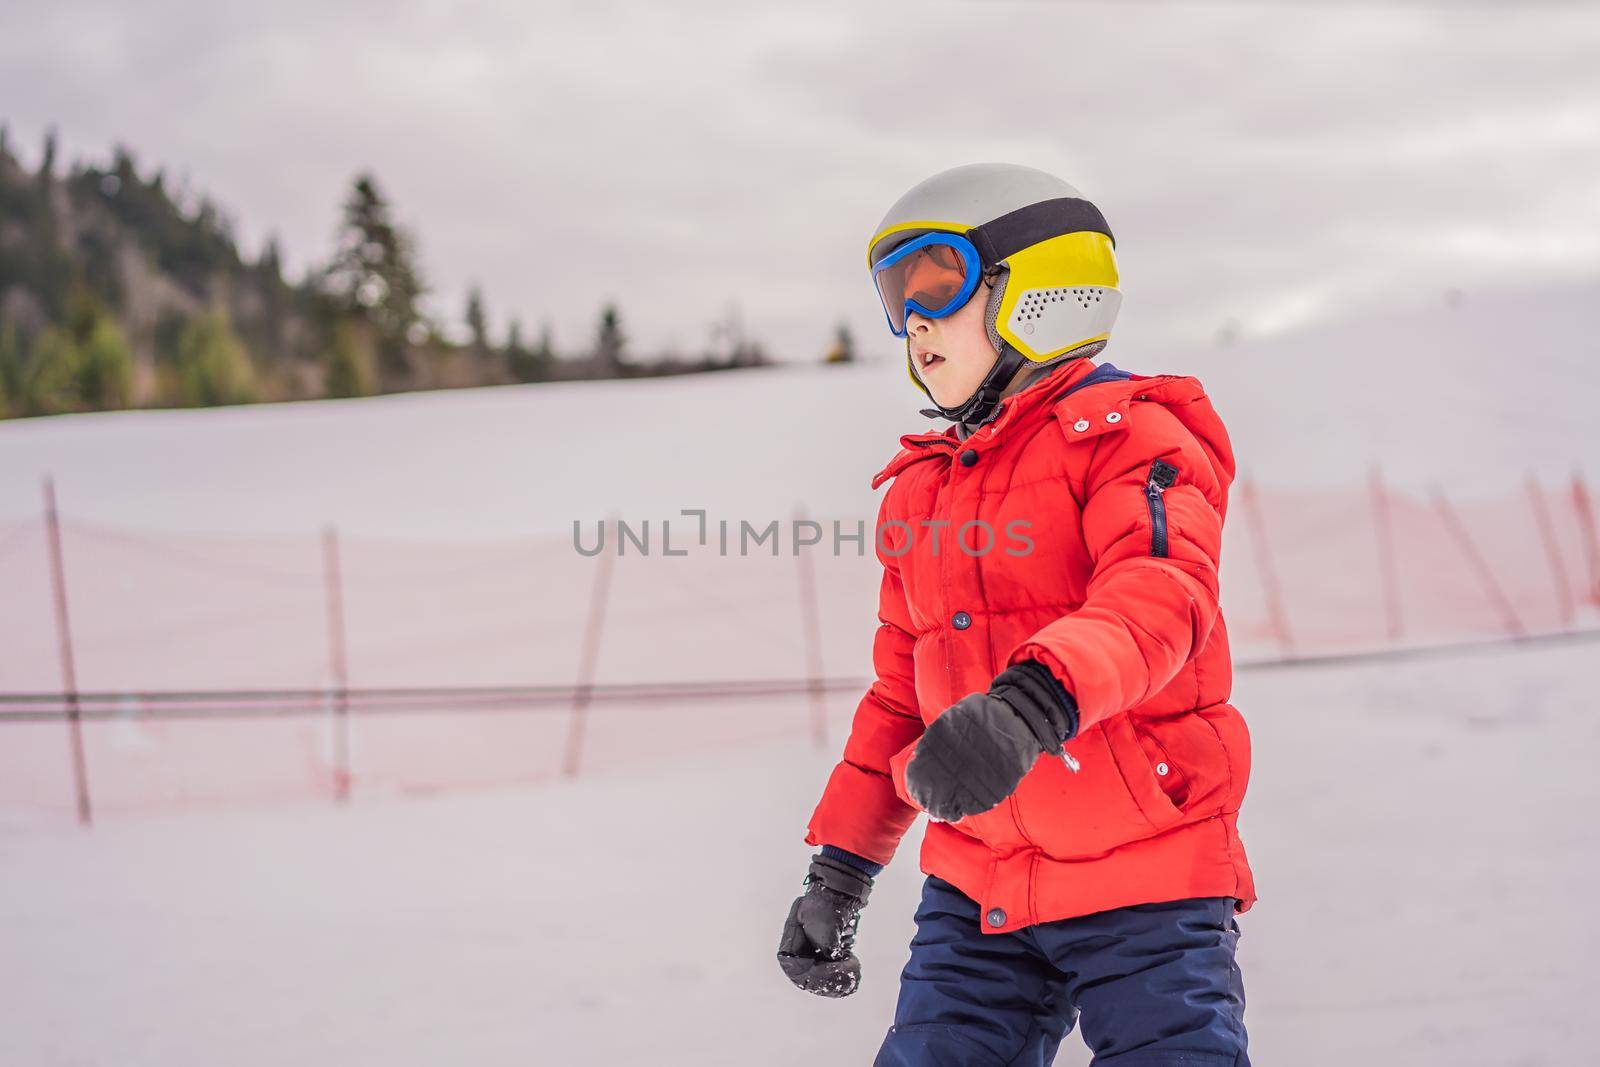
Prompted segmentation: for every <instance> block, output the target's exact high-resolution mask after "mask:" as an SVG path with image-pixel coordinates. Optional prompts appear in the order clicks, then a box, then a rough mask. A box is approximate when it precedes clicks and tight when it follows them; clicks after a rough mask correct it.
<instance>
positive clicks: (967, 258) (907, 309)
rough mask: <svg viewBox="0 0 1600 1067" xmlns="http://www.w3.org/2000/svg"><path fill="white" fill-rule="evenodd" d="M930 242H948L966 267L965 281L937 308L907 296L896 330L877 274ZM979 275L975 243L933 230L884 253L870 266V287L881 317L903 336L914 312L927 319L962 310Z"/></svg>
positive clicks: (896, 334) (958, 236) (938, 317)
mask: <svg viewBox="0 0 1600 1067" xmlns="http://www.w3.org/2000/svg"><path fill="white" fill-rule="evenodd" d="M929 245H947V246H949V247H950V248H952V249H954V250H955V252H956V254H957V255H959V256H960V257H961V260H962V263H963V265H964V266H965V268H966V274H965V280H964V281H963V282H962V284H961V289H960V290H959V291H958V292H957V293H956V295H955V296H953V297H951V298H950V300H949V301H948V302H947V303H945V304H943V305H942V306H940V307H936V308H930V307H924V306H923V305H922V303H921V302H920V301H918V300H916V299H915V298H914V297H906V299H905V305H904V307H903V308H902V310H901V312H900V328H899V329H895V325H894V312H893V311H892V310H890V306H889V299H888V298H887V297H885V296H884V293H883V288H882V286H880V285H878V275H879V274H881V273H882V272H883V271H885V270H888V269H889V268H890V267H893V266H894V265H895V264H897V263H899V262H900V261H901V260H903V259H905V258H906V257H907V256H910V255H912V254H913V253H915V252H918V251H920V250H922V249H924V248H927V247H928V246H929ZM982 277H983V259H982V257H981V256H979V255H978V249H977V246H975V245H974V244H973V243H972V242H971V241H969V240H967V238H965V237H963V236H962V235H961V234H959V233H944V232H934V233H925V234H923V235H922V236H920V237H914V238H912V239H911V240H909V241H907V242H906V243H905V244H903V245H901V246H900V247H899V248H896V249H895V250H894V251H893V252H890V253H889V254H888V255H887V256H884V257H883V258H882V259H881V260H879V261H878V262H877V264H876V265H874V266H873V268H872V282H873V288H875V289H877V291H878V300H879V301H880V302H881V303H882V304H883V314H884V317H885V318H886V319H888V321H889V332H890V333H892V334H894V335H895V336H896V337H904V336H905V335H906V326H905V324H906V322H907V320H908V319H910V317H911V313H912V312H913V311H915V312H916V313H917V314H919V315H924V316H926V317H927V318H930V319H942V318H944V317H945V316H946V315H953V314H955V313H956V312H957V311H959V310H961V308H962V307H963V306H964V305H965V304H966V302H967V301H968V300H970V299H972V294H973V293H974V292H976V291H977V289H978V281H979V279H980V278H982Z"/></svg>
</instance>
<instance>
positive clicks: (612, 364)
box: [594, 304, 628, 378]
mask: <svg viewBox="0 0 1600 1067" xmlns="http://www.w3.org/2000/svg"><path fill="white" fill-rule="evenodd" d="M627 343H628V339H627V338H626V337H625V336H623V333H622V315H621V313H620V312H618V311H617V306H616V305H615V304H607V305H606V306H605V308H603V309H602V310H601V312H600V329H599V331H598V332H597V333H596V335H595V344H594V362H595V372H596V376H597V377H601V378H616V377H619V376H621V374H622V372H623V369H624V368H623V365H622V351H623V348H624V347H625V346H626V345H627Z"/></svg>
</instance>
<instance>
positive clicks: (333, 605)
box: [322, 523, 350, 803]
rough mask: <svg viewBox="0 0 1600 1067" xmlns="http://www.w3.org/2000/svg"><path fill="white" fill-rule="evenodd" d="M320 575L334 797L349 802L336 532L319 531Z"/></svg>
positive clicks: (326, 528)
mask: <svg viewBox="0 0 1600 1067" xmlns="http://www.w3.org/2000/svg"><path fill="white" fill-rule="evenodd" d="M322 576H323V586H324V589H325V591H326V602H327V611H328V668H329V670H330V671H332V673H333V798H334V800H336V801H338V802H339V803H344V802H346V801H348V800H349V799H350V673H349V664H348V662H347V659H346V654H345V624H344V575H343V571H342V569H341V568H340V566H339V531H338V529H337V528H336V527H335V526H334V525H333V524H332V523H329V524H328V525H326V526H324V527H323V528H322Z"/></svg>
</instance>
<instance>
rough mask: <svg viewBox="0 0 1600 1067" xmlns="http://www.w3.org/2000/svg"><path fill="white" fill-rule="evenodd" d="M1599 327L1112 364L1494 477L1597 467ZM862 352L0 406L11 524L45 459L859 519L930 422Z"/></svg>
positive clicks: (1278, 421)
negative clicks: (775, 361)
mask: <svg viewBox="0 0 1600 1067" xmlns="http://www.w3.org/2000/svg"><path fill="white" fill-rule="evenodd" d="M1596 338H1600V298H1597V293H1596V289H1595V287H1594V286H1593V285H1586V286H1572V287H1564V288H1563V287H1551V288H1547V289H1538V290H1527V291H1520V292H1517V291H1508V292H1503V293H1495V292H1481V293H1480V292H1469V293H1467V294H1465V295H1464V296H1463V297H1462V299H1461V302H1460V304H1459V305H1457V306H1447V305H1445V304H1443V303H1442V302H1435V303H1434V304H1431V305H1428V306H1419V307H1414V308H1412V309H1410V310H1407V311H1391V312H1386V313H1384V314H1383V315H1381V316H1379V315H1373V316H1370V317H1369V316H1361V315H1352V317H1351V318H1350V319H1348V320H1346V321H1343V322H1337V323H1331V324H1324V325H1320V326H1317V327H1315V328H1313V329H1307V330H1303V331H1300V332H1296V333H1287V334H1280V335H1275V336H1264V337H1249V336H1246V337H1243V338H1241V339H1239V340H1238V341H1236V342H1235V343H1232V344H1229V345H1226V346H1220V347H1219V346H1216V345H1206V346H1197V347H1195V348H1192V349H1188V350H1182V349H1174V350H1165V349H1151V348H1149V347H1148V346H1146V345H1143V344H1140V343H1138V342H1130V343H1129V344H1127V345H1122V344H1118V343H1116V342H1113V344H1112V345H1111V347H1110V348H1108V349H1107V350H1106V352H1105V355H1104V359H1105V360H1107V361H1109V362H1112V363H1114V364H1116V365H1117V366H1119V367H1122V368H1124V369H1126V370H1131V371H1136V372H1139V373H1145V374H1156V373H1181V374H1194V375H1196V376H1197V377H1199V378H1200V380H1201V381H1202V382H1204V383H1205V384H1206V386H1207V389H1208V390H1209V391H1210V393H1211V394H1212V397H1213V399H1214V401H1215V403H1216V405H1217V408H1218V410H1219V411H1220V412H1221V413H1222V415H1223V417H1224V419H1226V420H1227V423H1228V428H1229V431H1230V433H1231V434H1232V436H1233V438H1234V442H1235V446H1236V450H1237V452H1238V454H1239V457H1240V464H1241V472H1242V473H1244V474H1251V475H1254V476H1255V477H1257V478H1259V479H1260V481H1261V482H1262V483H1263V484H1264V485H1268V486H1281V487H1287V486H1299V485H1306V484H1320V485H1350V484H1354V483H1356V482H1358V481H1360V480H1361V479H1362V478H1364V477H1365V476H1366V472H1367V468H1368V465H1369V464H1371V463H1373V462H1375V461H1381V462H1382V463H1383V464H1384V466H1385V468H1386V474H1387V477H1388V479H1389V481H1390V483H1391V484H1392V485H1394V486H1396V487H1400V488H1416V487H1420V486H1424V485H1427V484H1431V483H1435V482H1437V483H1440V484H1443V485H1445V486H1446V487H1448V488H1455V489H1481V488H1489V489H1495V490H1498V489H1501V488H1504V487H1505V486H1506V485H1508V484H1511V483H1513V482H1514V481H1516V480H1517V479H1520V478H1521V477H1522V475H1523V472H1524V471H1525V470H1527V469H1530V468H1531V469H1533V470H1535V471H1537V472H1538V473H1539V474H1541V475H1542V476H1547V477H1550V478H1560V477H1565V476H1566V475H1567V474H1568V473H1569V472H1570V471H1571V469H1572V467H1573V466H1574V465H1581V464H1583V463H1586V462H1587V463H1589V464H1594V463H1595V460H1596V450H1597V445H1600V423H1597V421H1596V420H1595V418H1594V415H1593V413H1594V411H1595V410H1597V409H1600V348H1597V341H1596ZM874 347H875V349H876V350H877V351H879V352H881V353H885V357H884V359H883V361H879V362H868V363H862V364H857V365H853V366H849V365H847V366H812V365H807V366H775V367H767V368H758V369H750V370H742V371H727V372H722V373H718V374H711V375H693V376H688V377H681V378H667V379H658V380H654V381H651V380H641V381H628V382H570V383H559V384H554V385H532V386H507V387H500V388H494V389H465V390H457V391H451V392H440V393H427V394H410V395H401V396H389V397H373V398H367V399H361V400H348V401H316V402H306V403H294V404H276V405H270V406H264V407H248V408H222V409H211V410H202V411H136V412H112V413H105V414H94V415H75V416H65V417H56V418H47V419H30V420H24V421H21V422H13V423H0V536H3V532H4V522H5V520H6V519H7V518H11V517H23V516H32V515H37V514H38V512H39V507H40V496H39V483H40V479H41V478H42V477H43V476H44V475H46V474H52V473H53V474H54V476H55V478H56V481H57V489H58V492H59V494H60V500H61V508H62V510H63V512H64V513H66V514H68V515H72V516H79V517H83V518H91V519H96V520H99V521H103V522H115V523H123V524H131V525H136V526H140V527H146V528H148V527H159V528H163V529H168V530H186V531H196V530H236V531H242V532H247V533H252V534H259V533H267V532H277V533H292V534H303V533H308V532H314V531H316V530H318V529H320V528H321V526H322V525H323V524H324V523H327V522H334V523H337V524H339V526H340V528H341V530H342V531H344V532H346V533H352V532H353V533H366V534H376V535H385V536H402V535H404V536H454V537H459V536H470V537H489V536H502V535H508V534H517V535H520V534H526V533H530V532H558V533H561V534H563V535H567V534H568V532H569V531H570V529H571V524H572V522H573V520H574V519H579V520H582V521H584V522H585V523H590V522H593V521H594V520H597V519H599V518H600V517H602V516H604V515H606V514H609V513H610V512H612V511H613V510H616V511H618V512H619V513H620V514H621V515H622V517H624V518H627V519H632V520H636V519H642V518H655V519H657V521H659V520H660V519H661V518H662V517H668V516H676V515H678V513H679V510H680V509H682V508H707V509H709V510H710V512H711V518H712V519H713V520H715V519H717V518H728V519H731V520H735V521H737V520H738V519H749V520H750V521H751V522H753V523H755V524H757V525H758V526H759V525H764V524H765V523H766V522H767V521H769V520H771V519H775V518H776V519H780V520H784V519H787V518H788V517H789V516H790V515H791V514H793V511H794V508H795V506H796V505H797V504H799V505H804V506H805V507H806V509H807V510H808V511H809V512H810V514H812V515H814V516H824V517H837V518H846V519H852V518H856V517H860V518H865V519H867V520H869V521H870V520H871V518H872V516H873V515H874V514H875V501H876V495H875V494H874V492H873V491H872V490H871V488H870V487H869V484H868V483H869V481H870V479H871V476H872V474H873V473H874V472H875V471H877V470H878V468H879V467H880V466H882V465H883V464H884V463H885V462H887V461H888V459H889V457H890V456H892V455H893V454H894V453H895V451H897V449H898V447H899V446H898V444H897V441H896V439H897V437H898V436H899V435H900V434H902V433H906V432H910V431H916V430H921V429H924V428H926V427H927V426H928V425H929V422H928V420H926V419H923V418H922V417H921V416H919V415H918V414H917V409H918V408H919V407H922V406H924V405H925V403H926V401H925V400H924V399H923V398H922V397H921V394H919V393H917V392H916V391H915V390H913V389H912V387H911V385H910V383H909V382H907V381H906V378H905V373H904V370H903V369H902V368H901V367H900V366H899V365H897V364H895V363H894V362H893V361H892V360H891V359H889V358H888V357H887V353H888V352H889V351H892V349H891V348H890V347H889V346H887V345H879V344H878V343H875V344H874ZM198 442H204V447H197V443H198ZM1590 473H1591V474H1592V475H1593V474H1595V472H1593V471H1591V472H1590Z"/></svg>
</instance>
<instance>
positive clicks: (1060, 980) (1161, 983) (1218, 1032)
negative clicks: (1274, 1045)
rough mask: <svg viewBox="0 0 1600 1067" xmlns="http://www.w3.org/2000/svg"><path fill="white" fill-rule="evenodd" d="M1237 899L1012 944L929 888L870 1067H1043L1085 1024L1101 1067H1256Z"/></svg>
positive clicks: (1084, 920)
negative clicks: (1247, 1021) (1238, 953)
mask: <svg viewBox="0 0 1600 1067" xmlns="http://www.w3.org/2000/svg"><path fill="white" fill-rule="evenodd" d="M1233 905H1234V901H1233V899H1232V898H1230V897H1196V898H1193V899H1189V900H1175V901H1170V902H1167V903H1162V904H1135V905H1133V906H1131V907H1126V908H1115V909H1112V910H1111V911H1102V912H1097V913H1095V914H1093V915H1083V916H1079V917H1077V918H1072V919H1061V920H1058V921H1056V922H1049V923H1040V924H1038V925H1035V926H1029V927H1024V928H1023V929H1020V930H1015V931H1013V932H1011V933H1007V934H986V933H983V932H982V931H981V930H980V929H979V926H978V923H979V920H980V916H979V915H978V905H977V904H976V903H974V902H973V901H972V900H970V899H968V898H967V897H966V896H965V895H964V894H962V893H961V891H960V890H958V889H956V887H955V886H953V885H951V884H950V883H949V882H946V881H944V880H943V879H942V878H937V877H934V876H933V875H929V876H928V879H927V881H926V882H925V883H924V884H923V889H922V903H921V905H920V906H919V907H918V908H917V932H916V935H915V936H914V937H913V938H912V939H911V959H910V961H909V962H908V963H907V964H906V966H905V970H904V971H902V972H901V975H900V1001H899V1003H898V1004H897V1005H896V1007H895V1012H894V1025H893V1026H891V1027H890V1028H889V1032H888V1034H887V1035H886V1036H885V1037H884V1040H883V1047H882V1048H880V1049H879V1050H878V1057H877V1059H876V1060H874V1061H873V1064H874V1067H957V1065H959V1067H979V1065H991V1064H992V1065H995V1067H999V1065H1001V1064H1014V1065H1018V1067H1045V1065H1047V1064H1049V1063H1051V1062H1052V1061H1053V1060H1054V1059H1055V1055H1056V1049H1057V1047H1058V1046H1059V1045H1060V1043H1061V1039H1062V1038H1063V1037H1065V1036H1066V1035H1067V1034H1068V1033H1070V1032H1071V1031H1072V1028H1073V1025H1074V1024H1075V1023H1077V1022H1078V1021H1079V1019H1080V1018H1081V1020H1082V1024H1083V1039H1084V1041H1085V1042H1086V1043H1087V1044H1088V1046H1089V1048H1090V1049H1092V1050H1093V1052H1094V1063H1095V1067H1178V1065H1180V1064H1181V1065H1182V1067H1249V1064H1250V1059H1249V1057H1248V1056H1247V1055H1246V1054H1245V1040H1246V1039H1245V1030H1244V981H1243V979H1242V977H1241V976H1240V974H1239V967H1238V964H1237V963H1235V962H1234V948H1235V946H1236V944H1237V943H1238V940H1239V926H1238V924H1237V923H1236V922H1235V921H1234V918H1233V915H1234V912H1233Z"/></svg>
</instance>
